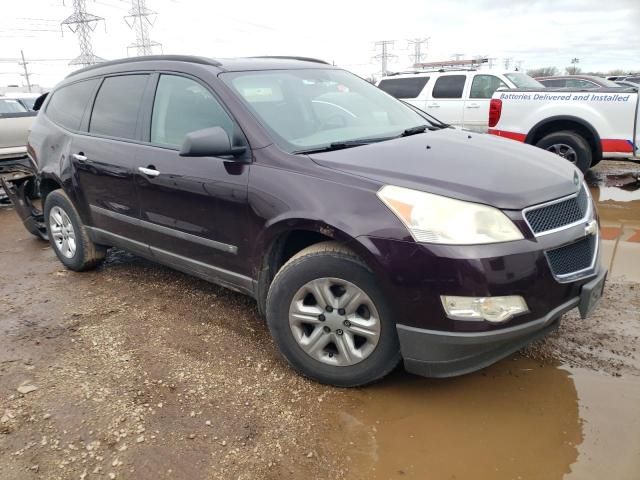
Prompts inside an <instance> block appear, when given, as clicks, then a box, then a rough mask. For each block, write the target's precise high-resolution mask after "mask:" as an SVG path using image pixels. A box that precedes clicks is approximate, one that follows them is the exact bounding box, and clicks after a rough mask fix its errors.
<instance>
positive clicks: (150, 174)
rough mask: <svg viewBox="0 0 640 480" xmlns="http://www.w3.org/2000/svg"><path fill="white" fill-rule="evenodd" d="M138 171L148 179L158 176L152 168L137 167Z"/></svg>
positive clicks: (156, 171)
mask: <svg viewBox="0 0 640 480" xmlns="http://www.w3.org/2000/svg"><path fill="white" fill-rule="evenodd" d="M150 166H151V165H150ZM138 171H139V172H140V173H144V174H145V175H146V176H148V177H157V176H158V175H160V172H159V171H158V170H155V169H153V168H145V167H138Z"/></svg>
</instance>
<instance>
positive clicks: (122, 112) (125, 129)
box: [89, 75, 148, 138]
mask: <svg viewBox="0 0 640 480" xmlns="http://www.w3.org/2000/svg"><path fill="white" fill-rule="evenodd" d="M147 77H148V75H122V76H119V77H107V78H105V79H104V82H102V85H101V86H100V90H99V91H98V95H97V96H96V101H95V103H94V104H93V112H92V113H91V123H90V124H89V131H90V132H91V133H97V134H99V135H106V136H109V137H118V138H135V137H136V123H137V120H138V110H139V109H140V103H141V101H142V94H143V93H144V88H145V86H146V83H147Z"/></svg>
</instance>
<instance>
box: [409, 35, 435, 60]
mask: <svg viewBox="0 0 640 480" xmlns="http://www.w3.org/2000/svg"><path fill="white" fill-rule="evenodd" d="M430 39H431V37H427V38H414V39H412V40H407V42H408V43H409V46H412V45H413V53H412V54H411V55H409V58H410V59H411V60H412V62H411V63H413V64H414V65H415V64H416V63H422V61H423V60H425V58H426V56H427V54H426V52H424V53H423V50H422V45H425V47H426V48H425V50H426V49H427V48H428V47H429V40H430Z"/></svg>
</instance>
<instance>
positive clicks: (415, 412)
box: [340, 358, 640, 480]
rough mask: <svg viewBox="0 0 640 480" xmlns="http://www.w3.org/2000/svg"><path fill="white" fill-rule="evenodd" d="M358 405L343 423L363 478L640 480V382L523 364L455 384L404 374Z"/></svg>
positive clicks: (367, 392) (357, 396) (511, 362)
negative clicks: (606, 479)
mask: <svg viewBox="0 0 640 480" xmlns="http://www.w3.org/2000/svg"><path fill="white" fill-rule="evenodd" d="M573 377H575V378H573ZM613 398H615V402H611V401H610V400H611V399H613ZM621 398H622V399H624V401H621V400H620V399H621ZM351 401H352V402H353V408H352V409H351V410H350V411H349V413H348V414H344V415H343V421H344V424H345V425H346V433H347V434H348V437H349V439H348V440H349V447H348V448H349V451H350V452H351V455H350V457H351V460H352V465H351V467H352V471H353V472H366V473H364V474H363V478H371V479H389V478H406V479H459V480H460V479H475V480H477V479H495V480H499V479H519V478H522V479H545V480H553V479H562V478H574V479H590V478H593V479H601V478H605V477H607V478H615V479H617V480H622V479H625V478H628V479H629V480H631V479H636V480H637V479H638V478H640V417H639V415H638V414H640V384H639V383H638V382H637V381H636V382H635V384H634V383H633V382H627V383H626V382H624V381H621V380H620V379H614V378H612V377H604V376H602V375H597V374H594V373H589V372H577V371H575V372H569V371H567V370H564V369H561V368H557V367H553V366H549V365H545V366H543V365H540V364H539V363H538V362H534V361H532V360H527V359H520V358H519V359H507V360H505V361H502V362H500V363H498V364H497V365H494V366H493V367H490V368H488V369H486V370H484V371H482V372H479V373H475V374H471V375H467V376H464V377H459V378H454V379H445V380H429V379H423V378H419V377H413V376H410V375H406V374H403V373H398V374H396V375H395V376H393V377H391V378H388V379H387V380H385V381H384V382H382V383H380V384H379V385H374V386H372V387H369V388H367V389H363V390H360V391H356V392H354V394H353V397H352V398H351ZM592 407H593V408H592ZM596 407H597V413H596ZM614 418H615V419H618V418H619V419H620V421H619V422H618V421H615V420H614ZM630 420H631V422H635V424H633V425H632V424H630ZM619 429H622V430H624V431H625V434H620V435H618V434H617V433H616V432H617V431H618V430H619ZM344 433H345V432H344V431H343V432H340V435H341V436H342V435H343V434H344ZM618 467H619V469H618V470H615V469H616V468H618ZM614 471H615V472H616V474H615V475H609V473H612V472H614ZM572 472H573V473H572ZM567 474H569V475H568V476H566V477H565V475H567Z"/></svg>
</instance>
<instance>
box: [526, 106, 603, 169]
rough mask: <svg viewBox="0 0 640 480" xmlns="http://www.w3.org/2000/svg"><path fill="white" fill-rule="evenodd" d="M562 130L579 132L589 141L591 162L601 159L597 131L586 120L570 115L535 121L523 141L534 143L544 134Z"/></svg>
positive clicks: (600, 147) (600, 144)
mask: <svg viewBox="0 0 640 480" xmlns="http://www.w3.org/2000/svg"><path fill="white" fill-rule="evenodd" d="M562 130H571V131H575V132H577V133H579V134H580V135H582V136H583V137H584V139H585V140H586V141H587V142H588V143H589V146H590V147H591V153H592V155H593V160H592V164H595V163H597V162H599V161H600V160H601V159H602V142H601V141H600V135H599V134H598V131H597V130H596V129H595V128H594V127H593V125H591V124H590V123H589V122H587V121H586V120H584V119H582V118H579V117H574V116H571V115H556V116H553V117H549V118H545V119H544V120H541V121H539V122H538V123H536V124H535V125H534V126H533V128H532V129H531V130H529V133H528V134H527V136H526V138H525V143H528V144H529V145H535V144H536V143H538V141H540V139H542V138H543V137H545V136H546V135H548V134H550V133H553V132H559V131H562Z"/></svg>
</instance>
